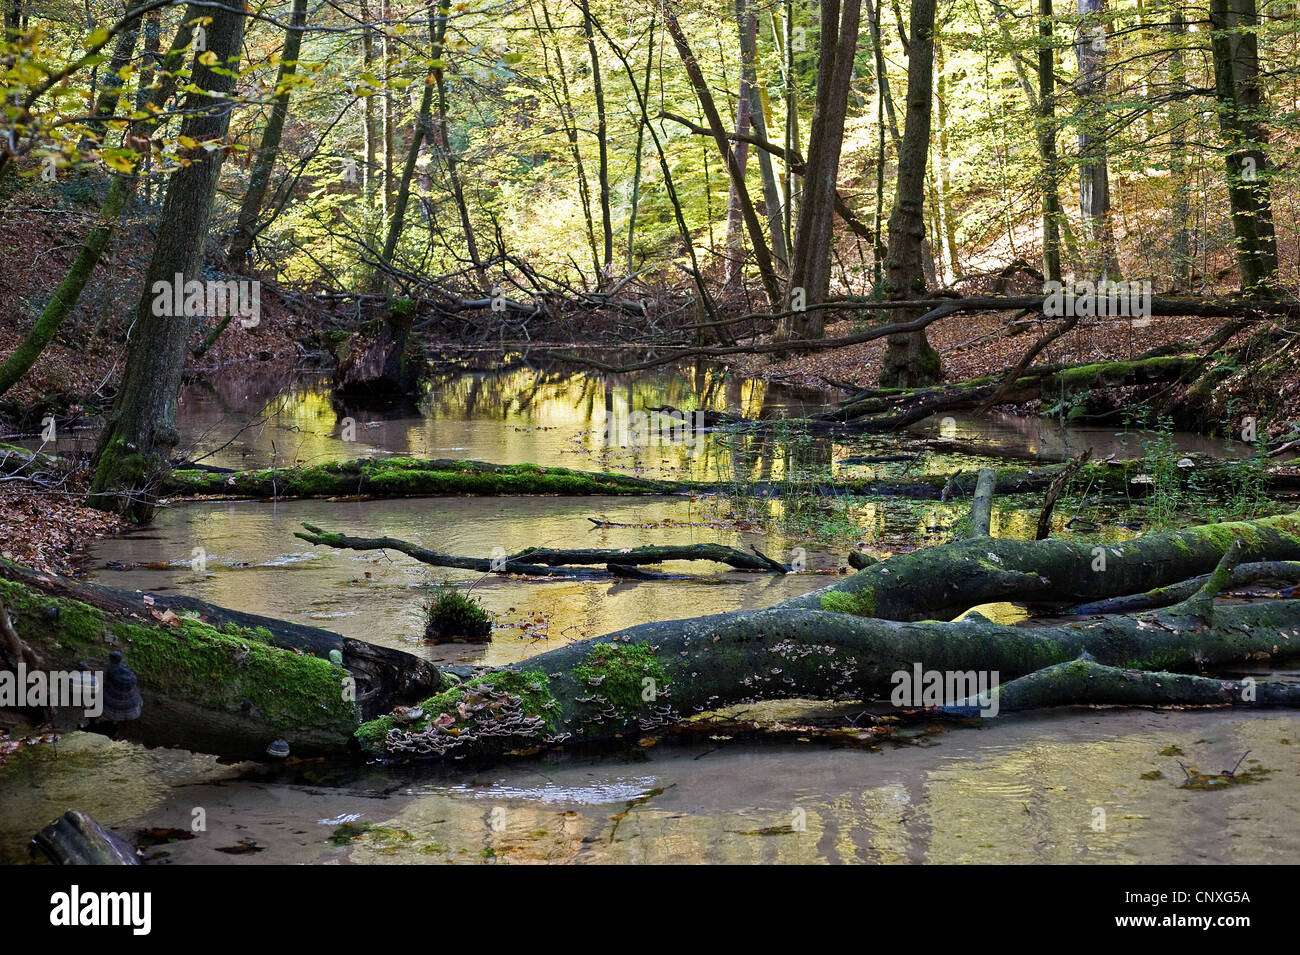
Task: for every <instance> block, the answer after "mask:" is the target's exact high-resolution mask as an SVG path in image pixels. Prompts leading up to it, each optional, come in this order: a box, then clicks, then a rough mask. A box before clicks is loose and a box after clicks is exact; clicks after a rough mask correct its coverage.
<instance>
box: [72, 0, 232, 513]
mask: <svg viewBox="0 0 1300 955" xmlns="http://www.w3.org/2000/svg"><path fill="white" fill-rule="evenodd" d="M243 30H244V14H243V11H242V8H241V10H240V11H239V12H231V11H229V10H225V9H220V10H214V11H213V22H212V24H211V25H210V27H209V29H208V43H207V45H208V51H210V52H211V53H213V54H215V55H216V57H217V62H216V65H217V66H218V67H224V68H223V69H222V72H216V71H214V70H213V69H212V68H211V67H209V66H206V65H203V64H202V63H198V62H197V58H196V61H195V66H194V73H193V83H194V84H195V85H196V86H197V88H198V89H200V90H203V91H205V92H202V93H190V94H189V95H188V96H187V98H186V100H185V103H184V109H185V113H186V115H185V120H184V122H183V123H182V124H181V130H180V134H181V135H183V136H188V137H191V138H192V139H195V140H197V141H198V142H199V144H200V146H199V147H198V149H197V150H196V152H195V155H194V156H192V157H191V164H190V165H188V166H183V167H181V168H180V169H178V170H177V171H176V172H175V173H173V174H172V177H171V181H170V183H169V184H168V188H167V198H166V199H165V201H164V203H163V211H162V218H161V220H160V222H159V225H158V235H157V240H156V243H155V246H154V252H153V258H152V260H151V261H150V263H149V271H148V273H147V276H146V279H145V284H144V292H143V294H142V295H141V298H140V306H139V309H138V311H137V313H136V323H135V329H134V331H133V333H132V337H131V344H130V346H129V347H128V351H127V358H126V369H125V371H124V372H123V375H122V382H121V385H120V386H119V389H118V393H117V399H116V400H115V402H114V404H113V410H112V412H111V413H110V415H109V417H108V420H107V422H106V423H105V426H104V429H103V431H102V432H101V434H100V437H99V442H98V446H97V448H96V453H95V459H94V472H95V473H94V477H93V478H92V480H91V487H90V501H91V503H92V504H93V505H94V506H96V507H100V508H103V509H105V510H113V511H116V512H118V513H120V514H124V515H129V516H131V517H132V518H134V519H137V520H144V521H147V520H148V519H149V518H150V517H151V516H152V514H153V508H154V500H153V496H152V494H153V489H154V488H155V487H156V486H157V483H158V481H159V480H160V478H161V476H162V475H163V474H164V473H165V472H166V470H167V466H168V465H167V462H168V459H169V458H170V456H171V450H172V448H174V447H175V446H176V443H177V441H178V440H179V435H178V434H177V432H176V428H175V425H174V420H175V415H176V402H177V395H178V393H179V390H180V383H181V374H182V372H183V370H184V365H185V350H186V346H187V344H188V340H189V335H190V330H191V328H192V325H193V322H192V318H193V316H191V315H179V316H168V315H158V314H155V311H156V310H155V309H154V308H153V305H154V302H155V296H156V294H157V292H156V290H155V288H154V287H155V285H156V284H158V283H162V286H163V287H164V288H171V286H172V285H173V283H174V282H175V280H176V276H177V275H180V276H181V277H182V279H183V280H189V281H194V280H196V279H197V278H198V276H199V274H200V271H201V266H202V261H203V246H204V242H205V240H206V238H207V231H208V221H209V218H210V215H211V212H212V201H213V197H214V195H215V193H216V188H217V180H218V178H219V176H220V174H221V164H222V161H223V159H224V156H225V150H224V149H221V148H217V149H212V150H207V149H204V148H203V145H202V144H204V143H212V144H216V145H217V146H221V145H223V141H224V140H225V137H226V132H227V129H228V127H229V123H230V113H231V110H232V109H233V108H234V107H233V103H232V102H231V101H230V100H229V99H226V98H225V96H226V94H229V93H230V92H231V90H232V89H233V88H234V75H233V73H234V71H235V70H237V69H238V65H239V63H238V60H239V55H240V40H241V38H242V36H243ZM227 73H230V74H231V75H227ZM207 91H210V92H212V93H216V94H220V98H218V97H209V96H208V95H207ZM164 294H170V293H164ZM169 311H170V310H169Z"/></svg>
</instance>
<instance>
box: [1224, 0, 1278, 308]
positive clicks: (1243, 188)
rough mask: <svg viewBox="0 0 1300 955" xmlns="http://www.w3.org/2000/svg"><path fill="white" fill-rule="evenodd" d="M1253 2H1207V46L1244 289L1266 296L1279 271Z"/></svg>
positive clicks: (1229, 0) (1256, 20)
mask: <svg viewBox="0 0 1300 955" xmlns="http://www.w3.org/2000/svg"><path fill="white" fill-rule="evenodd" d="M1258 23H1259V18H1258V16H1257V14H1256V12H1255V3H1254V0H1211V2H1210V26H1211V34H1210V46H1211V52H1212V55H1213V61H1214V88H1215V98H1216V100H1217V102H1218V107H1219V109H1218V113H1219V128H1220V130H1221V131H1222V133H1223V138H1224V146H1225V157H1224V162H1225V166H1226V169H1227V179H1228V200H1229V204H1230V206H1231V209H1232V230H1233V235H1234V237H1235V243H1236V244H1235V251H1236V259H1237V269H1238V271H1239V272H1240V273H1241V286H1242V289H1243V290H1245V291H1248V292H1252V293H1255V294H1266V292H1267V287H1268V285H1269V283H1270V282H1271V281H1272V278H1273V276H1274V274H1275V273H1276V272H1277V242H1276V239H1275V237H1274V234H1273V217H1272V208H1271V200H1270V196H1269V176H1270V173H1269V169H1268V155H1267V153H1265V151H1264V146H1265V145H1266V144H1267V134H1266V133H1265V131H1264V128H1263V126H1262V124H1261V122H1260V115H1261V114H1260V110H1261V109H1262V106H1263V102H1262V93H1261V91H1260V86H1259V58H1258V50H1257V41H1256V39H1255V35H1254V32H1253V30H1254V28H1255V27H1256V26H1257V25H1258Z"/></svg>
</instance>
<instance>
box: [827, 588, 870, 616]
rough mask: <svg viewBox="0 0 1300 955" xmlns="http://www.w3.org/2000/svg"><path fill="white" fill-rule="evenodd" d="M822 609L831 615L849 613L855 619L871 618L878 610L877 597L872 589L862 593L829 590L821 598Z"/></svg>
mask: <svg viewBox="0 0 1300 955" xmlns="http://www.w3.org/2000/svg"><path fill="white" fill-rule="evenodd" d="M819 600H820V601H821V605H822V609H823V610H825V611H828V612H829V613H847V614H852V615H853V616H855V617H870V616H872V615H873V614H874V613H875V610H876V595H875V592H874V591H872V590H871V589H870V588H866V589H864V590H863V591H862V592H860V593H847V592H846V591H843V590H828V591H826V593H824V594H822V595H821V597H820V598H819Z"/></svg>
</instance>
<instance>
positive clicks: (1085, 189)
mask: <svg viewBox="0 0 1300 955" xmlns="http://www.w3.org/2000/svg"><path fill="white" fill-rule="evenodd" d="M1078 3H1079V16H1080V17H1081V18H1083V19H1082V21H1081V22H1080V25H1079V35H1078V38H1077V40H1076V42H1075V45H1074V50H1075V56H1076V58H1077V60H1078V64H1079V83H1078V90H1079V102H1080V106H1081V107H1082V109H1083V112H1084V116H1083V119H1082V122H1081V124H1080V126H1079V209H1080V212H1081V213H1082V214H1083V222H1084V225H1085V227H1086V228H1088V229H1089V239H1090V240H1091V243H1092V257H1091V261H1090V262H1089V268H1091V269H1093V270H1094V271H1095V272H1096V274H1097V275H1098V276H1106V277H1109V278H1111V279H1118V278H1119V276H1120V271H1119V259H1118V256H1117V255H1116V252H1115V231H1114V227H1113V226H1112V224H1111V218H1110V173H1109V170H1108V169H1107V158H1108V149H1107V145H1106V125H1107V121H1108V120H1107V113H1106V107H1105V97H1106V73H1105V69H1106V24H1105V0H1078Z"/></svg>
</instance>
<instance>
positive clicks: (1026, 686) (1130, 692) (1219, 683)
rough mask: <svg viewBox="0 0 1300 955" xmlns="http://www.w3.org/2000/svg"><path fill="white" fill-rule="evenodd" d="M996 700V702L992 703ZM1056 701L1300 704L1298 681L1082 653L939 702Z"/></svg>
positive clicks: (974, 712) (1035, 705) (1008, 705)
mask: <svg viewBox="0 0 1300 955" xmlns="http://www.w3.org/2000/svg"><path fill="white" fill-rule="evenodd" d="M992 702H995V703H996V707H993V706H991V705H990V703H992ZM1053 706H1289V707H1296V706H1300V683H1259V682H1255V681H1253V680H1252V681H1247V680H1220V679H1215V678H1212V677H1204V676H1196V675H1194V674H1190V673H1169V672H1167V671H1162V670H1158V671H1150V670H1132V669H1124V668H1122V667H1112V666H1105V665H1104V664H1101V663H1098V662H1097V661H1096V660H1094V659H1092V658H1090V657H1089V656H1088V655H1086V654H1085V655H1083V656H1081V657H1080V658H1079V659H1077V660H1071V661H1070V662H1068V663H1056V664H1053V665H1052V666H1050V667H1044V668H1043V669H1041V670H1037V671H1035V672H1033V673H1030V674H1027V675H1025V676H1022V677H1019V678H1018V679H1015V680H1012V681H1011V682H1010V683H1006V684H1004V685H1002V686H1000V687H997V688H996V689H993V690H991V691H990V693H989V698H980V697H968V698H967V699H964V700H959V701H957V702H955V703H951V704H946V705H943V706H940V707H938V709H939V711H940V712H942V713H946V714H948V715H951V716H979V715H980V713H982V712H983V713H991V714H993V715H998V714H1001V713H1015V712H1018V711H1021V710H1034V709H1043V708H1046V707H1053Z"/></svg>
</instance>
